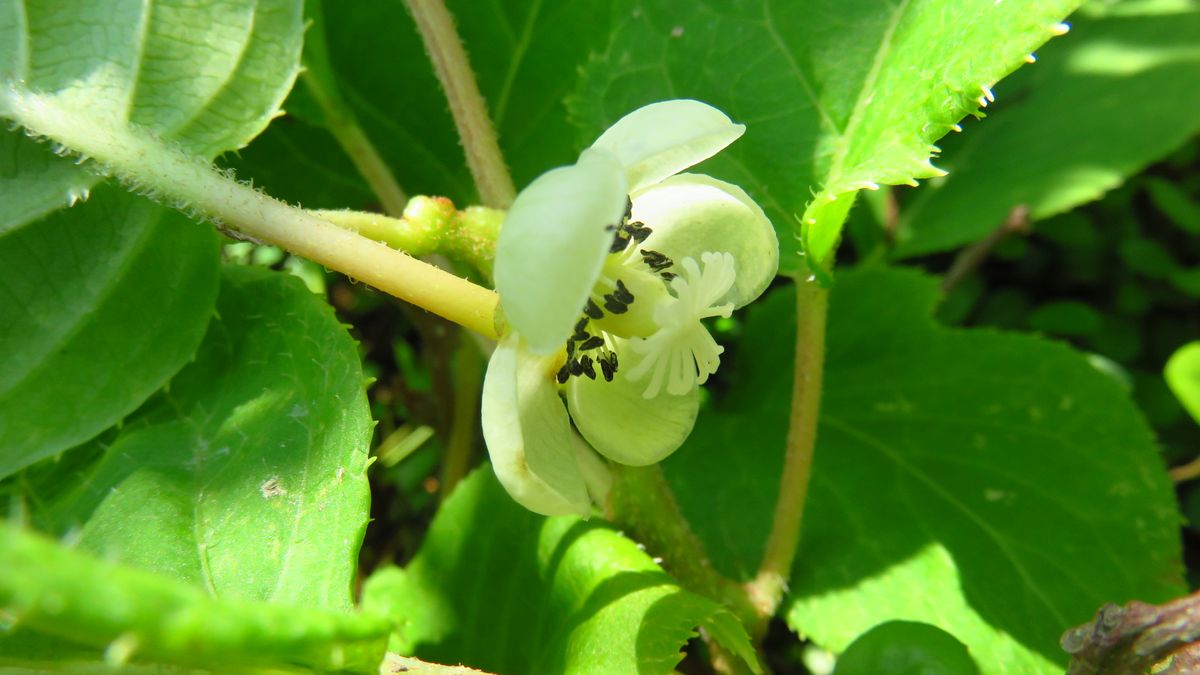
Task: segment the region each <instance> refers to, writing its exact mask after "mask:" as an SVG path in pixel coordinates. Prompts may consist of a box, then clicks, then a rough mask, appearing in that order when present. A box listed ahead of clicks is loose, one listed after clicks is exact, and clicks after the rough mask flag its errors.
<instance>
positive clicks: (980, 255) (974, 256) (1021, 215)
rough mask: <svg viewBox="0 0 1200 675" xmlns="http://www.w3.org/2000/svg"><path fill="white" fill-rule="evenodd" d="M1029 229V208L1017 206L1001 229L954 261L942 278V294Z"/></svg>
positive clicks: (961, 253) (952, 288) (969, 248)
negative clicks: (1005, 241) (1010, 239)
mask: <svg viewBox="0 0 1200 675" xmlns="http://www.w3.org/2000/svg"><path fill="white" fill-rule="evenodd" d="M1029 229H1030V228H1029V207H1028V206H1025V205H1024V204H1017V205H1016V206H1014V207H1013V210H1012V211H1010V212H1009V214H1008V217H1007V218H1005V219H1004V222H1003V223H1001V224H1000V227H997V228H996V229H995V230H992V232H990V233H989V234H988V236H986V237H984V238H983V239H980V240H979V241H977V242H975V243H974V244H972V245H970V246H968V247H967V248H964V249H963V250H962V251H960V252H959V254H958V257H956V258H955V259H954V263H953V264H951V265H950V269H949V270H948V271H947V272H946V276H944V277H942V294H948V293H949V292H950V291H952V290H954V288H955V287H957V286H958V285H959V284H960V283H962V282H963V280H964V279H966V278H967V277H969V276H971V274H972V273H974V272H975V270H977V269H979V266H980V265H982V264H983V261H984V260H986V259H987V257H988V256H989V255H991V253H992V251H993V250H995V248H996V247H997V246H999V245H1000V242H1002V241H1004V240H1005V239H1007V238H1009V237H1010V236H1012V235H1014V234H1026V233H1028V232H1029Z"/></svg>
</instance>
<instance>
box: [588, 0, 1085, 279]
mask: <svg viewBox="0 0 1200 675" xmlns="http://www.w3.org/2000/svg"><path fill="white" fill-rule="evenodd" d="M1077 4H1078V2H1077V1H1076V0H1053V1H1041V2H1034V1H1026V2H1012V1H1008V2H1003V3H990V2H969V3H964V2H959V1H958V0H916V1H912V0H901V1H899V2H894V3H879V2H875V1H872V0H857V1H855V2H844V1H840V0H808V1H807V2H800V3H771V2H768V3H737V4H736V5H732V6H726V5H720V6H717V5H713V6H708V5H702V6H700V7H696V6H695V4H694V3H684V2H680V1H679V0H638V1H637V2H635V3H634V9H633V11H631V12H623V13H622V16H623V18H622V21H621V23H620V25H619V26H618V28H617V30H615V31H614V32H613V34H612V36H611V40H610V41H609V45H608V49H607V51H606V52H605V53H604V54H603V55H601V56H599V57H598V58H596V59H593V60H592V61H591V62H590V63H589V64H588V67H587V68H586V69H585V71H584V73H583V76H582V79H581V82H580V85H579V87H578V89H577V90H576V95H575V97H574V98H573V99H572V102H571V110H572V113H573V114H574V116H575V117H576V118H577V120H578V121H579V123H580V126H581V128H582V129H583V130H584V136H585V137H591V136H593V135H594V134H596V133H598V132H599V131H600V130H602V129H604V128H605V127H606V126H608V125H609V124H611V123H612V122H613V121H615V120H616V119H617V118H619V117H620V116H621V115H623V114H625V113H626V112H628V111H630V110H632V109H634V108H636V107H638V106H640V105H644V104H646V103H649V102H651V101H655V100H659V99H663V98H698V99H700V100H703V101H705V102H707V103H711V104H712V105H715V106H716V107H718V108H720V109H722V110H724V111H725V112H726V113H728V114H729V115H730V116H731V117H732V118H733V119H734V121H737V122H741V123H744V124H746V126H747V131H746V135H745V137H744V138H743V139H741V140H740V141H738V142H737V143H736V144H734V145H733V146H732V147H731V148H730V149H729V150H727V151H726V152H723V153H722V154H721V155H720V156H719V157H717V158H716V159H714V160H712V161H710V162H709V163H707V164H705V165H704V167H705V168H703V169H702V171H705V172H706V173H709V172H710V173H712V174H713V175H715V176H717V177H719V178H723V179H725V180H729V181H731V182H733V183H737V184H740V185H742V186H743V187H744V188H746V189H747V190H748V191H749V192H750V194H751V196H753V197H754V198H755V199H756V200H758V201H759V203H760V204H762V206H763V207H764V209H765V210H766V211H767V214H768V215H769V216H770V217H771V219H772V220H773V221H774V223H775V227H776V229H777V231H778V232H779V234H780V239H781V241H782V242H784V246H783V250H784V252H785V253H794V252H795V251H796V245H795V244H789V243H788V242H790V241H793V239H792V235H793V234H796V233H798V231H799V230H798V228H797V227H796V226H797V224H798V223H797V220H796V219H797V215H798V214H800V213H801V212H805V216H804V218H803V220H804V221H809V220H811V221H813V222H811V223H806V225H805V228H804V230H805V240H806V247H805V248H806V250H807V252H808V254H809V255H811V256H814V257H815V258H816V259H817V260H821V259H824V258H825V256H826V255H827V254H828V253H829V251H830V250H831V249H832V247H833V246H834V245H835V243H836V240H837V237H838V233H839V230H840V227H841V219H842V218H843V217H844V215H845V211H844V209H845V207H848V206H849V203H848V202H849V201H850V199H847V198H844V199H838V200H837V203H840V204H842V207H841V208H838V209H833V210H832V211H830V212H828V213H826V211H825V210H826V208H827V207H828V205H829V204H830V203H833V201H834V199H835V198H837V197H839V196H840V195H846V194H849V193H852V192H854V191H857V190H860V189H862V188H864V187H870V186H871V185H873V184H898V183H912V182H913V181H914V179H918V178H927V177H930V176H934V175H937V171H936V170H935V169H934V168H933V167H932V166H931V165H930V164H929V157H930V155H931V154H932V153H934V152H935V149H934V147H933V145H932V143H933V142H934V141H935V140H937V139H938V138H940V137H941V136H943V135H944V134H945V133H946V132H947V131H949V130H950V128H951V126H952V125H953V124H954V123H955V122H957V121H958V120H959V119H961V118H962V117H963V116H964V115H966V114H968V113H969V112H971V111H973V110H975V108H976V107H977V106H978V105H979V103H978V100H979V99H980V98H983V97H984V96H985V91H984V87H990V86H992V85H994V84H995V83H996V82H997V81H998V80H999V79H1000V78H1001V77H1003V76H1004V75H1006V74H1007V73H1009V72H1011V71H1012V70H1013V69H1015V68H1016V67H1017V66H1019V65H1020V64H1021V63H1022V59H1023V58H1024V56H1025V55H1026V54H1028V53H1029V52H1030V51H1031V50H1033V49H1034V48H1036V47H1037V46H1038V45H1040V44H1041V43H1042V42H1044V41H1045V40H1046V39H1047V38H1048V37H1050V35H1051V31H1052V30H1053V26H1054V24H1055V22H1057V21H1060V20H1061V19H1062V18H1063V17H1064V16H1066V15H1067V13H1068V12H1070V10H1071V9H1073V8H1074V7H1075V6H1076V5H1077ZM814 194H816V196H815V197H814V196H813V195H814ZM806 204H808V205H809V206H808V207H807V211H805V209H806ZM784 268H785V269H789V268H790V269H791V270H793V271H794V270H795V269H797V261H796V260H795V259H794V257H793V256H792V255H786V256H785V262H784Z"/></svg>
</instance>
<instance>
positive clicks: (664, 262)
mask: <svg viewBox="0 0 1200 675" xmlns="http://www.w3.org/2000/svg"><path fill="white" fill-rule="evenodd" d="M642 262H644V263H646V266H647V267H649V268H650V269H651V270H652V271H654V272H661V271H663V270H665V269H667V268H668V267H670V266H671V265H674V264H675V263H674V262H672V260H671V259H670V258H668V257H667V256H665V255H663V254H662V253H659V252H658V251H651V250H650V249H642Z"/></svg>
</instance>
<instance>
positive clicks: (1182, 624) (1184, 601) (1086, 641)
mask: <svg viewBox="0 0 1200 675" xmlns="http://www.w3.org/2000/svg"><path fill="white" fill-rule="evenodd" d="M1198 641H1200V593H1193V594H1192V595H1188V596H1185V597H1182V598H1178V599H1176V600H1172V601H1170V602H1168V603H1166V604H1163V605H1148V604H1146V603H1144V602H1137V601H1133V602H1130V603H1128V604H1127V605H1125V606H1123V607H1122V606H1118V605H1114V604H1107V605H1105V606H1103V607H1101V608H1100V611H1098V612H1097V613H1096V618H1095V619H1093V620H1092V621H1090V622H1088V623H1086V624H1084V625H1082V626H1078V627H1076V628H1072V629H1071V630H1069V631H1067V632H1066V633H1064V634H1063V636H1062V639H1061V641H1060V644H1061V646H1062V648H1063V650H1064V651H1066V652H1067V653H1068V654H1070V655H1071V665H1070V667H1069V668H1068V669H1067V673H1068V675H1104V674H1109V675H1118V674H1120V675H1123V674H1125V673H1149V672H1156V673H1171V674H1174V673H1178V674H1179V675H1183V674H1184V673H1195V672H1196V670H1195V668H1196V665H1197V664H1198V663H1200V659H1198V658H1197V657H1198V656H1200V642H1198Z"/></svg>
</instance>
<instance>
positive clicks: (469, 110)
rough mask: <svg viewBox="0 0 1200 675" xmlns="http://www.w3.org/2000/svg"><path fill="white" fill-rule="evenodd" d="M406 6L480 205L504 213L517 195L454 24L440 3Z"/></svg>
mask: <svg viewBox="0 0 1200 675" xmlns="http://www.w3.org/2000/svg"><path fill="white" fill-rule="evenodd" d="M405 4H407V5H408V9H409V11H410V12H412V15H413V19H414V20H415V21H416V23H417V30H419V31H420V33H421V39H422V40H423V41H424V42H425V49H426V50H427V51H428V52H429V58H430V60H431V61H433V70H434V72H435V73H437V78H438V80H439V81H440V82H441V83H442V88H443V89H444V90H445V91H446V99H447V100H448V101H449V102H450V113H451V114H452V115H453V116H454V124H455V126H456V127H458V135H459V138H461V139H462V145H463V151H464V152H465V153H466V155H467V166H468V167H469V168H470V170H471V177H472V178H474V179H475V187H476V188H478V190H479V197H480V199H482V200H483V203H484V205H485V206H490V207H492V208H497V209H505V208H508V206H509V205H510V204H512V200H513V197H514V196H515V194H516V191H515V190H514V189H513V181H512V176H510V175H509V173H508V166H507V165H506V164H505V163H504V156H503V155H502V154H501V153H500V144H499V143H498V142H497V141H496V131H495V129H494V128H493V126H492V120H491V118H490V117H489V116H488V111H487V104H486V103H485V102H484V100H483V95H482V94H480V93H479V85H478V84H477V83H476V81H475V72H474V71H473V70H471V62H470V61H469V60H468V59H467V52H466V50H464V49H463V44H462V40H461V39H459V36H458V31H457V30H456V29H455V27H454V18H453V17H451V16H450V12H449V10H447V9H446V4H445V3H444V2H442V0H405Z"/></svg>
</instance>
